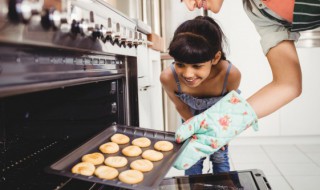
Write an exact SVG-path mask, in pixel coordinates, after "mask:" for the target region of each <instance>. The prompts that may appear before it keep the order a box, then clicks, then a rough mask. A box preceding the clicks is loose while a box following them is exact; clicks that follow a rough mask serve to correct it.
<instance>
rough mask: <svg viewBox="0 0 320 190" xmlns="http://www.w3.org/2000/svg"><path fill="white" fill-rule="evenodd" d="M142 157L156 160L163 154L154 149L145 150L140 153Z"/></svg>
mask: <svg viewBox="0 0 320 190" xmlns="http://www.w3.org/2000/svg"><path fill="white" fill-rule="evenodd" d="M142 158H144V159H147V160H150V161H153V162H156V161H159V160H162V158H163V154H162V152H159V151H156V150H146V151H144V152H143V153H142Z"/></svg>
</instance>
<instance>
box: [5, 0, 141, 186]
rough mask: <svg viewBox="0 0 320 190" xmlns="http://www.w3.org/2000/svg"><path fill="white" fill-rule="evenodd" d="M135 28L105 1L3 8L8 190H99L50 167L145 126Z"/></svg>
mask: <svg viewBox="0 0 320 190" xmlns="http://www.w3.org/2000/svg"><path fill="white" fill-rule="evenodd" d="M139 45H140V46H146V42H145V41H143V39H142V34H140V32H138V31H137V26H136V24H135V22H134V21H132V20H131V19H129V18H127V17H126V16H124V15H123V14H121V13H119V12H117V11H116V10H114V9H113V8H112V7H110V6H109V5H108V4H106V3H105V2H104V1H102V0H55V1H49V0H8V1H5V0H3V1H0V151H1V159H0V163H1V178H0V189H11V190H13V189H30V190H31V189H32V190H35V189H99V188H100V187H101V186H103V185H98V184H95V183H90V182H83V181H80V180H74V179H70V178H66V177H60V176H56V175H50V174H47V173H46V172H44V168H45V167H47V166H49V165H50V164H52V163H53V162H55V161H56V160H58V159H59V158H61V157H62V156H64V155H66V154H67V153H69V152H70V151H72V150H73V149H75V148H77V147H79V146H80V145H81V144H83V143H84V142H85V141H87V140H88V139H90V138H91V137H93V136H94V135H96V134H97V133H99V132H101V131H103V130H105V129H106V128H107V127H108V126H111V125H113V124H123V125H131V126H139V115H138V113H139V111H138V92H137V89H138V87H137V46H139Z"/></svg>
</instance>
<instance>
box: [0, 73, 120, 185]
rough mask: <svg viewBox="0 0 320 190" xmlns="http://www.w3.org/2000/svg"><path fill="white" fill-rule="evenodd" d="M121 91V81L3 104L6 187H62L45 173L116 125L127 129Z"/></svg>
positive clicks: (8, 100)
mask: <svg viewBox="0 0 320 190" xmlns="http://www.w3.org/2000/svg"><path fill="white" fill-rule="evenodd" d="M115 88H117V89H119V90H118V91H114V90H112V89H115ZM121 88H122V79H118V80H110V81H101V82H97V83H90V84H85V85H77V86H71V87H65V88H59V89H52V90H47V91H43V92H37V93H29V94H24V95H17V96H11V97H7V98H3V99H1V100H0V109H1V112H0V113H1V114H0V117H1V120H0V121H1V141H0V143H1V158H2V159H1V163H2V164H1V169H2V171H3V172H2V174H3V176H2V178H1V179H2V180H3V182H4V183H5V184H6V185H8V187H10V188H12V189H19V187H28V189H54V188H55V186H57V184H59V183H60V181H59V180H61V182H63V179H59V178H58V177H56V176H52V175H47V174H45V173H44V171H43V169H44V168H45V167H46V166H48V165H49V164H50V163H52V162H54V161H56V160H57V159H59V158H60V157H61V156H63V155H65V154H67V153H68V152H70V151H71V150H73V149H75V148H76V147H77V146H79V145H81V144H82V143H84V142H85V141H86V140H88V139H89V138H90V137H92V136H93V135H95V134H97V133H98V132H99V131H101V130H103V129H105V128H106V127H108V126H110V125H111V124H112V123H114V122H115V123H123V120H124V118H123V115H122V114H119V113H122V110H121V108H122V107H123V106H122V105H123V102H122V99H121V98H120V97H122V96H123V90H122V89H121ZM115 105H117V106H115ZM55 178H56V180H53V179H55ZM49 182H50V184H47V183H49ZM41 183H44V184H43V186H42V185H41ZM33 185H34V186H33ZM15 187H16V188H15ZM36 187H37V188H36ZM40 187H42V188H40Z"/></svg>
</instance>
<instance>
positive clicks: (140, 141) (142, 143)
mask: <svg viewBox="0 0 320 190" xmlns="http://www.w3.org/2000/svg"><path fill="white" fill-rule="evenodd" d="M131 143H132V144H133V145H136V146H139V147H141V148H145V147H148V146H150V145H151V141H150V139H148V138H147V137H140V138H137V139H134V140H133V141H132V142H131Z"/></svg>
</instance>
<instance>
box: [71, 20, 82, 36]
mask: <svg viewBox="0 0 320 190" xmlns="http://www.w3.org/2000/svg"><path fill="white" fill-rule="evenodd" d="M70 31H71V33H72V34H79V33H80V22H78V21H76V20H72V23H71V29H70Z"/></svg>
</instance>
